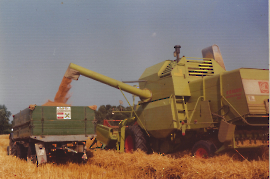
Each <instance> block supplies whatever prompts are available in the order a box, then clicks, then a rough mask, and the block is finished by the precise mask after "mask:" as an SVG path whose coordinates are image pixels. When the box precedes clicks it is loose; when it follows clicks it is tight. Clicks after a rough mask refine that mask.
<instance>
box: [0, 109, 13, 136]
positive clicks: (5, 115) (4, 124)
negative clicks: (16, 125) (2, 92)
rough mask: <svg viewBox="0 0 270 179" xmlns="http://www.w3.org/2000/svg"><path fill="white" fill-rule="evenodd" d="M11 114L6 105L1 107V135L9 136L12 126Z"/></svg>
mask: <svg viewBox="0 0 270 179" xmlns="http://www.w3.org/2000/svg"><path fill="white" fill-rule="evenodd" d="M10 116H11V112H10V111H8V110H7V107H6V106H5V105H0V134H9V133H10V132H11V128H12V124H11V123H9V117H10Z"/></svg>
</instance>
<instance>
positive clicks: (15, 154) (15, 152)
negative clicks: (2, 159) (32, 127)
mask: <svg viewBox="0 0 270 179" xmlns="http://www.w3.org/2000/svg"><path fill="white" fill-rule="evenodd" d="M11 155H14V156H17V148H16V142H13V143H12V145H11Z"/></svg>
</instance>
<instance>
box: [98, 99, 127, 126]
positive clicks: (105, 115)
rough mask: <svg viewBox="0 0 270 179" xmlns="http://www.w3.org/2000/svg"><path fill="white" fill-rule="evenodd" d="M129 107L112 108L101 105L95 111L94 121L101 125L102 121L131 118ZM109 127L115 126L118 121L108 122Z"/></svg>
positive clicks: (108, 105)
mask: <svg viewBox="0 0 270 179" xmlns="http://www.w3.org/2000/svg"><path fill="white" fill-rule="evenodd" d="M128 111H132V109H131V107H129V106H128V107H124V106H122V105H119V106H112V105H110V104H107V105H101V106H100V107H99V108H98V110H96V112H95V115H96V120H97V123H98V124H103V120H104V119H107V120H124V119H126V118H129V117H130V116H131V113H130V112H128ZM109 123H110V125H113V126H117V125H118V124H119V121H110V122H109Z"/></svg>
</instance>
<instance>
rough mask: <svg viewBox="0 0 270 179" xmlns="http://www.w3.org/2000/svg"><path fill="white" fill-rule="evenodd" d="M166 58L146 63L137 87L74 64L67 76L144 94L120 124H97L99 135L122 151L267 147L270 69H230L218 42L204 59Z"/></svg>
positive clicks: (206, 152)
mask: <svg viewBox="0 0 270 179" xmlns="http://www.w3.org/2000/svg"><path fill="white" fill-rule="evenodd" d="M174 48H175V52H174V53H175V56H176V60H166V61H163V62H161V63H158V64H156V65H153V66H151V67H149V68H147V69H146V70H145V71H144V73H143V74H142V75H141V77H140V78H139V80H138V81H137V82H138V83H139V89H138V88H136V87H133V86H130V85H128V84H126V83H123V82H121V81H117V80H115V79H112V78H109V77H106V76H104V75H101V74H98V73H96V72H94V71H91V70H88V69H86V68H83V67H81V66H78V65H75V64H73V63H70V65H69V67H68V69H67V71H66V73H65V77H67V78H72V79H75V80H78V78H79V76H80V75H83V76H85V77H89V78H91V79H94V80H97V81H99V82H102V83H105V84H107V85H109V86H112V87H114V88H117V89H119V90H120V91H121V92H122V91H126V92H129V93H131V94H133V95H136V96H138V97H140V99H141V101H139V103H138V104H137V105H136V106H134V108H132V109H133V111H132V114H133V117H131V118H129V119H126V120H124V121H121V122H120V124H119V129H118V130H114V129H113V128H110V127H108V126H104V125H97V127H96V134H97V137H96V139H97V140H98V141H100V142H101V143H103V144H104V146H106V147H107V148H116V149H117V150H118V151H120V152H124V151H126V152H130V151H132V150H136V149H141V150H143V151H145V152H158V153H172V152H176V151H179V150H181V149H183V148H189V149H192V154H193V155H194V156H196V157H203V158H207V157H210V156H213V155H214V154H215V153H218V152H221V151H224V150H227V149H240V148H244V149H256V148H258V147H262V146H268V144H269V143H268V134H269V130H268V127H269V124H268V121H269V70H268V69H250V68H240V69H236V70H232V71H226V69H225V65H224V62H223V59H222V56H221V53H220V50H219V47H218V46H217V45H213V46H210V47H208V48H205V49H203V50H202V54H203V58H189V57H185V56H183V57H182V58H179V54H180V48H181V46H179V45H177V46H175V47H174Z"/></svg>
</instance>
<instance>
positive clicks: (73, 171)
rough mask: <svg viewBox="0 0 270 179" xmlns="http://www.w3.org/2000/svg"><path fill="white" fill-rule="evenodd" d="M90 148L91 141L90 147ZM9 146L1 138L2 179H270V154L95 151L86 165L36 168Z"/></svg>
mask: <svg viewBox="0 0 270 179" xmlns="http://www.w3.org/2000/svg"><path fill="white" fill-rule="evenodd" d="M90 144H91V140H90V139H89V140H88V141H87V146H90ZM7 145H8V135H0V165H1V166H0V178H51V179H54V178H57V179H62V178H63V179H64V178H65V179H66V178H93V179H95V178H138V179H139V178H184V179H186V178H187V179H190V178H196V179H197V178H207V179H211V178H213V179H214V178H217V179H218V178H220V179H221V178H226V179H228V178H240V179H241V178H247V179H249V178H250V179H251V178H268V168H269V157H268V155H267V154H268V153H267V152H268V151H265V155H263V158H262V159H257V160H250V161H247V160H239V159H237V158H235V157H234V155H235V153H231V154H230V153H229V154H223V155H220V156H216V157H213V158H210V159H207V160H205V159H200V160H199V159H196V158H193V157H191V156H190V154H189V151H185V152H182V154H181V153H177V154H173V155H166V156H163V155H158V154H151V155H146V154H144V153H143V152H141V151H137V152H134V153H133V154H127V153H124V154H119V153H117V152H115V151H105V150H100V149H92V150H88V151H87V154H88V158H89V160H88V162H87V164H85V165H79V164H74V163H67V164H59V165H57V164H52V163H47V164H45V165H41V166H39V167H35V165H34V164H32V163H27V162H26V161H24V160H20V159H18V158H16V157H14V156H7V155H6V146H7ZM98 145H100V144H98Z"/></svg>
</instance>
